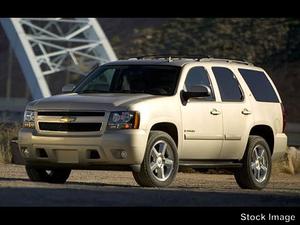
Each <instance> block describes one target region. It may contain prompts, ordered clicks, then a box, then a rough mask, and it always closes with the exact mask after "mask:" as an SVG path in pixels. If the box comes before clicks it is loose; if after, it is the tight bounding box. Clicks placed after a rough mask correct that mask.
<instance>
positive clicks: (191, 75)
mask: <svg viewBox="0 0 300 225" xmlns="http://www.w3.org/2000/svg"><path fill="white" fill-rule="evenodd" d="M199 84H201V85H206V86H207V87H209V88H210V89H211V96H209V97H206V98H204V100H208V101H214V100H215V95H214V92H213V88H212V85H211V82H210V79H209V75H208V73H207V71H206V69H205V68H204V67H201V66H196V67H193V68H191V69H190V70H189V72H188V74H187V76H186V80H185V83H184V89H185V91H187V90H189V89H190V87H192V86H194V85H199ZM201 99H203V98H201Z"/></svg>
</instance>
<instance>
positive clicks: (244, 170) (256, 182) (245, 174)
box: [234, 135, 272, 189]
mask: <svg viewBox="0 0 300 225" xmlns="http://www.w3.org/2000/svg"><path fill="white" fill-rule="evenodd" d="M242 163H243V166H242V167H241V168H240V169H238V170H237V171H236V172H235V174H234V176H235V179H236V182H237V183H238V185H239V186H240V187H241V188H244V189H263V188H264V187H266V185H267V184H268V182H269V179H270V175H271V169H272V159H271V152H270V148H269V145H268V143H267V142H266V141H265V139H263V138H262V137H260V136H254V135H251V136H250V137H249V140H248V144H247V148H246V152H245V155H244V157H243V159H242Z"/></svg>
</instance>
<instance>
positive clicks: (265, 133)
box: [249, 124, 274, 155]
mask: <svg viewBox="0 0 300 225" xmlns="http://www.w3.org/2000/svg"><path fill="white" fill-rule="evenodd" d="M249 135H257V136H260V137H262V138H264V139H265V140H266V142H267V143H268V145H269V148H270V151H271V155H273V151H274V132H273V129H272V127H270V126H268V125H265V124H257V125H255V126H253V127H252V128H251V130H250V133H249Z"/></svg>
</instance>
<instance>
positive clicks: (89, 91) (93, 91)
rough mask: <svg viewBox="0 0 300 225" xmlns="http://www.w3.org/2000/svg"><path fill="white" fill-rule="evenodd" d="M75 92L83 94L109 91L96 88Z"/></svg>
mask: <svg viewBox="0 0 300 225" xmlns="http://www.w3.org/2000/svg"><path fill="white" fill-rule="evenodd" d="M77 93H78V94H83V93H109V92H108V91H98V90H84V91H79V92H77Z"/></svg>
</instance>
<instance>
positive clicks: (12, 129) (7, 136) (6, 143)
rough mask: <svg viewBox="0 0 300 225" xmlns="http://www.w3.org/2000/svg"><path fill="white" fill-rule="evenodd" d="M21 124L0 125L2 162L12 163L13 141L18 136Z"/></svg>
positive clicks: (0, 160) (0, 155)
mask: <svg viewBox="0 0 300 225" xmlns="http://www.w3.org/2000/svg"><path fill="white" fill-rule="evenodd" d="M19 129H20V124H17V123H16V124H0V162H2V163H3V162H5V163H8V162H11V159H12V151H11V140H12V139H14V138H16V137H17V136H18V131H19Z"/></svg>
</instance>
